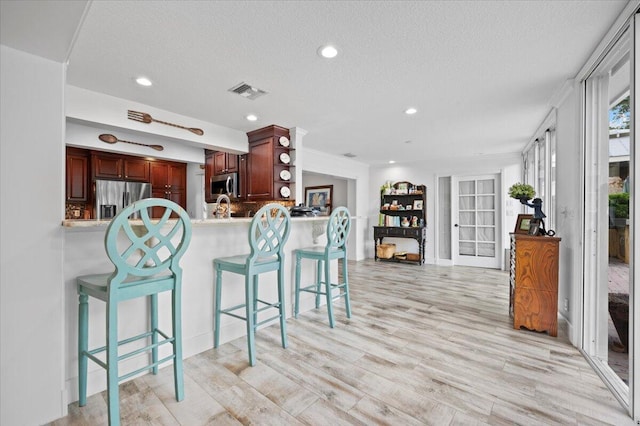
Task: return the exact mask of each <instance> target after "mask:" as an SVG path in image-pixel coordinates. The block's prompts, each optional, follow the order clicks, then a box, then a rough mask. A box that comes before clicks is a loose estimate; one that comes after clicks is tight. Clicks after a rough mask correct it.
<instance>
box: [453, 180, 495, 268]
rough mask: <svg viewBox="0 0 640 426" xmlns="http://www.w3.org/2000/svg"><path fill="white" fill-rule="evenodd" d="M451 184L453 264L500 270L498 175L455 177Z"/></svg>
mask: <svg viewBox="0 0 640 426" xmlns="http://www.w3.org/2000/svg"><path fill="white" fill-rule="evenodd" d="M451 186H452V190H451V194H452V197H451V199H452V209H451V221H452V223H453V226H452V231H451V232H452V233H451V247H452V253H453V264H454V265H464V266H476V267H481V268H495V269H499V268H500V266H501V262H502V259H501V255H500V253H501V252H502V247H501V238H500V235H501V227H500V206H501V200H500V175H499V174H490V175H479V176H454V177H453V178H452V180H451Z"/></svg>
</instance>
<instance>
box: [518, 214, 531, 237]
mask: <svg viewBox="0 0 640 426" xmlns="http://www.w3.org/2000/svg"><path fill="white" fill-rule="evenodd" d="M532 219H533V215H532V214H519V215H518V219H517V220H516V229H515V230H514V231H513V233H514V234H528V233H529V226H530V225H531V220H532Z"/></svg>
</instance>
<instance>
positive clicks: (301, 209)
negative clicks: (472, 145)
mask: <svg viewBox="0 0 640 426" xmlns="http://www.w3.org/2000/svg"><path fill="white" fill-rule="evenodd" d="M289 214H290V215H291V217H302V216H306V217H314V216H317V214H318V211H317V210H314V209H312V208H311V207H307V206H305V205H304V204H298V205H297V206H294V207H291V209H290V210H289Z"/></svg>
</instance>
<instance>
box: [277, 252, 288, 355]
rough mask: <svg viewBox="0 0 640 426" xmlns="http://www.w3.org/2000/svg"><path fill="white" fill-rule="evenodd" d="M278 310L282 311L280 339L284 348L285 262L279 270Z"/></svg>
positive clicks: (285, 321) (285, 345) (285, 326)
mask: <svg viewBox="0 0 640 426" xmlns="http://www.w3.org/2000/svg"><path fill="white" fill-rule="evenodd" d="M278 302H279V303H278V308H279V310H280V338H281V339H282V347H283V348H285V349H286V347H287V318H286V312H285V309H284V308H285V304H284V262H280V268H278Z"/></svg>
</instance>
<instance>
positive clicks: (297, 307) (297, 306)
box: [293, 252, 302, 318]
mask: <svg viewBox="0 0 640 426" xmlns="http://www.w3.org/2000/svg"><path fill="white" fill-rule="evenodd" d="M301 262H302V259H301V258H300V253H297V252H296V290H295V292H296V302H295V305H293V316H294V317H295V318H298V313H299V312H300V269H301V265H300V263H301Z"/></svg>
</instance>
